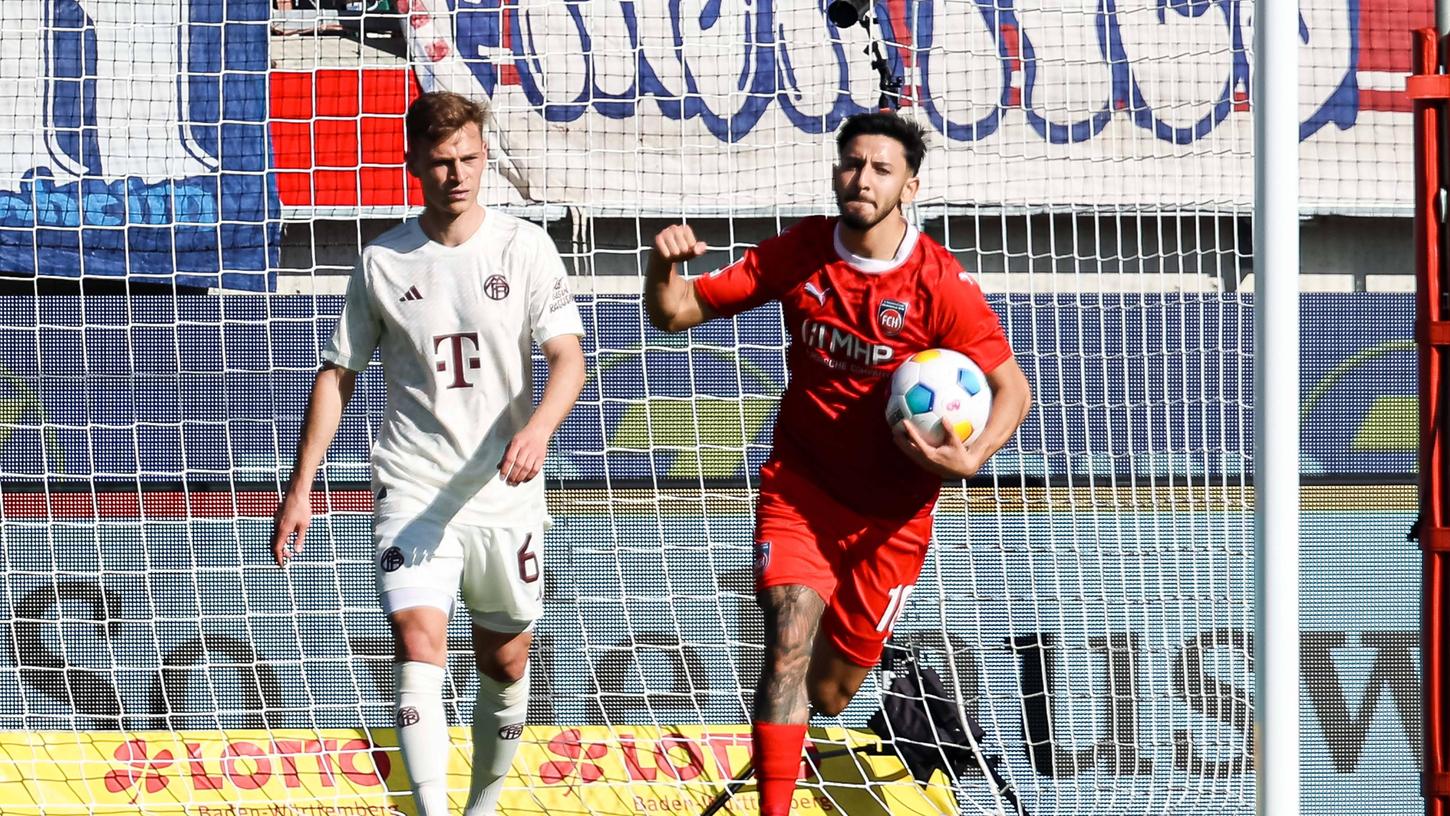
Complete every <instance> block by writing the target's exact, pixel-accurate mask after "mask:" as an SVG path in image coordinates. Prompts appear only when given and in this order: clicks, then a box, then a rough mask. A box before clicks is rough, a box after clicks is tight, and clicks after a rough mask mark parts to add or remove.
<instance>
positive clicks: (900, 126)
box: [836, 111, 926, 175]
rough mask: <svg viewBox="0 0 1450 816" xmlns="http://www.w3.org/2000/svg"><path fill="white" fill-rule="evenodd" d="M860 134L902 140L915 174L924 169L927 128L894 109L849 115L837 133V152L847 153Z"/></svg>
mask: <svg viewBox="0 0 1450 816" xmlns="http://www.w3.org/2000/svg"><path fill="white" fill-rule="evenodd" d="M857 136H889V137H891V138H893V139H895V140H896V141H898V142H900V143H901V148H902V150H903V151H905V153H906V163H907V165H909V166H910V167H911V174H912V175H916V171H918V170H920V169H921V160H922V159H923V158H925V157H926V129H925V128H923V127H922V126H921V125H918V124H917V123H916V122H913V121H912V120H910V119H903V118H902V117H900V116H897V115H896V114H894V113H892V112H890V111H875V112H872V113H858V114H856V115H855V116H851V117H849V118H847V119H846V122H845V124H843V125H841V129H840V131H838V132H837V133H836V155H840V154H841V153H842V152H844V151H845V150H846V145H848V144H850V143H851V140H852V139H854V138H856V137H857Z"/></svg>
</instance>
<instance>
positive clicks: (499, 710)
mask: <svg viewBox="0 0 1450 816" xmlns="http://www.w3.org/2000/svg"><path fill="white" fill-rule="evenodd" d="M528 714H529V671H528V669H524V676H523V677H521V678H519V680H518V682H516V683H509V684H507V685H505V684H503V683H500V682H499V681H497V680H495V679H493V678H492V677H489V676H488V675H486V674H483V673H482V672H480V673H479V675H478V697H477V698H476V701H475V703H474V706H473V784H472V785H471V786H470V787H469V791H468V807H467V808H465V809H464V811H463V813H464V816H494V812H495V810H496V809H497V807H498V797H499V795H500V794H501V793H503V783H504V779H505V778H506V777H507V776H508V772H509V767H510V766H512V765H513V762H514V755H515V754H517V753H518V752H519V742H520V741H521V737H522V736H523V733H524V720H525V719H527V718H528Z"/></svg>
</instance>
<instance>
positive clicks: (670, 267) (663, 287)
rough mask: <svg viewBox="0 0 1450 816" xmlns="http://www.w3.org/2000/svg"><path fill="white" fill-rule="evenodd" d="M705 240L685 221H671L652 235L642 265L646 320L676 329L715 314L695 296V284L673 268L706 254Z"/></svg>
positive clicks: (683, 327) (665, 328)
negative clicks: (648, 249)
mask: <svg viewBox="0 0 1450 816" xmlns="http://www.w3.org/2000/svg"><path fill="white" fill-rule="evenodd" d="M705 250H706V247H705V242H704V241H701V240H698V239H696V238H695V231H694V230H693V229H690V226H689V225H688V224H673V225H671V226H668V227H665V228H664V229H662V230H660V232H659V234H658V235H656V236H655V241H654V247H653V248H652V249H651V250H650V253H649V261H648V263H647V264H646V266H645V281H644V304H645V310H646V311H647V312H648V313H649V322H650V324H651V325H652V326H654V327H655V328H657V329H659V330H661V331H667V332H678V331H684V330H685V329H688V328H691V327H693V326H698V325H700V324H701V323H704V322H705V321H707V320H710V319H712V318H714V317H715V312H714V310H713V309H711V308H710V306H709V304H707V303H705V302H704V301H702V300H700V299H699V298H698V297H696V296H695V287H694V286H693V285H692V284H691V283H690V282H689V281H687V280H685V279H684V278H683V277H681V276H680V273H679V271H678V270H677V269H676V268H675V267H676V265H677V264H679V263H682V262H684V261H690V260H694V259H695V258H698V257H700V256H701V255H704V254H705Z"/></svg>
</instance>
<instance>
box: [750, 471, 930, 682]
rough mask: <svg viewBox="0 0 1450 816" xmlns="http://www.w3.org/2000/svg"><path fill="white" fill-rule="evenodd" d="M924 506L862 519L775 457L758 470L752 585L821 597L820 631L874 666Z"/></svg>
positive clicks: (923, 522) (912, 581)
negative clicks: (900, 515) (898, 515)
mask: <svg viewBox="0 0 1450 816" xmlns="http://www.w3.org/2000/svg"><path fill="white" fill-rule="evenodd" d="M930 544H931V507H929V506H928V507H926V508H925V509H923V510H922V512H921V513H918V514H917V515H916V517H914V518H912V519H910V520H908V521H906V522H899V521H896V522H887V521H883V520H880V519H875V518H871V517H869V516H863V515H861V514H859V513H857V512H856V511H855V510H852V509H851V508H849V507H847V506H845V505H843V504H841V503H840V502H838V501H836V500H835V499H833V498H831V497H830V496H829V495H827V494H826V493H825V491H823V490H821V489H820V488H819V487H817V486H816V485H815V484H814V483H812V482H811V481H809V480H808V479H806V478H805V477H803V476H801V475H799V474H797V473H795V472H793V471H791V470H790V469H789V467H787V466H782V465H781V464H779V463H778V462H767V463H766V464H765V465H764V466H763V467H762V468H761V469H760V497H759V499H758V500H757V503H756V508H755V588H756V591H760V590H763V589H766V588H768V587H776V586H789V585H800V586H806V587H810V588H811V589H813V590H815V591H816V593H817V594H819V595H820V596H821V598H822V599H824V600H825V602H826V611H825V614H824V615H822V616H821V628H820V633H821V634H822V635H825V636H826V637H829V638H830V639H831V643H832V644H833V645H835V647H836V648H837V649H838V650H839V651H840V653H841V654H842V655H843V656H844V657H846V658H847V659H849V660H850V661H851V662H852V663H855V664H857V665H859V666H867V667H870V666H875V665H876V663H877V662H878V661H879V660H880V659H881V650H882V648H883V647H884V646H885V643H886V639H887V638H888V637H890V636H891V628H892V626H893V625H895V623H896V619H897V618H898V617H900V615H901V612H902V609H903V608H905V606H906V600H907V597H908V596H909V595H910V594H911V589H912V587H913V586H915V585H916V578H917V576H918V575H920V574H921V566H922V564H923V563H924V562H925V561H926V551H927V547H928V546H930Z"/></svg>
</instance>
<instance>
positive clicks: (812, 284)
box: [694, 216, 1012, 519]
mask: <svg viewBox="0 0 1450 816" xmlns="http://www.w3.org/2000/svg"><path fill="white" fill-rule="evenodd" d="M835 229H836V219H835V218H824V217H819V216H817V217H813V218H807V219H805V220H804V221H801V222H800V223H798V224H796V225H795V226H794V227H791V228H790V229H788V230H786V231H785V232H783V233H781V234H780V235H778V236H776V237H774V238H770V239H768V240H766V241H763V242H761V244H760V245H759V246H758V247H756V248H754V249H750V250H747V251H746V252H745V257H743V258H741V259H740V260H739V261H737V262H736V263H733V264H731V265H730V266H727V267H725V268H724V269H720V270H718V271H716V272H713V273H711V274H710V275H708V276H706V277H702V278H698V279H696V280H695V283H694V285H695V293H696V295H698V296H699V298H700V299H701V300H702V301H704V302H705V303H707V304H709V306H710V307H711V308H712V309H714V310H715V312H716V313H717V314H719V315H722V316H729V315H734V314H738V313H740V312H744V311H747V310H749V309H752V308H754V307H756V306H759V305H761V304H762V303H765V302H766V301H770V300H778V301H780V305H781V311H782V314H783V316H784V318H785V324H786V329H787V331H788V332H789V334H790V338H791V343H790V350H789V352H788V354H787V358H786V364H787V367H788V369H789V373H790V383H789V384H788V385H787V386H786V390H785V394H784V395H783V396H782V397H781V403H780V414H779V416H778V417H777V418H776V423H775V444H774V447H773V449H772V451H771V458H772V459H775V460H777V461H779V462H780V463H781V465H782V466H784V467H789V468H791V469H792V470H795V471H797V472H799V473H801V474H803V475H805V476H806V477H807V478H809V479H810V480H811V481H813V482H815V483H816V484H817V485H819V486H820V487H821V488H822V489H823V490H825V491H826V493H827V494H829V495H830V496H831V497H833V498H834V499H836V500H837V501H839V502H841V503H842V504H845V505H847V506H849V507H852V508H854V509H855V510H857V511H858V512H860V513H862V514H864V515H869V516H874V517H879V518H889V519H904V518H910V517H912V516H915V515H917V514H919V513H921V512H923V511H925V510H926V509H928V508H929V507H930V506H931V505H932V503H933V502H935V501H936V496H937V492H938V491H939V490H940V489H941V479H940V477H938V476H936V475H934V474H932V473H929V472H927V471H926V470H924V469H922V468H921V467H919V466H917V465H916V463H915V462H913V461H912V460H910V459H908V458H907V457H906V454H904V453H902V452H901V450H900V449H899V448H897V447H896V443H895V442H894V441H893V440H892V438H891V429H890V427H889V426H888V425H887V424H886V398H887V396H888V392H889V390H890V387H891V374H892V372H893V371H895V370H896V366H897V365H898V364H900V363H901V361H903V360H905V359H906V358H907V357H908V356H909V355H911V354H914V353H916V352H918V351H922V350H924V349H929V348H949V349H955V350H956V351H960V352H962V353H963V354H965V355H967V356H968V357H970V358H972V360H973V361H974V362H976V363H977V365H979V366H981V367H982V370H983V371H986V372H990V371H991V370H992V369H994V368H996V367H997V366H998V365H1000V364H1001V363H1003V362H1004V361H1006V360H1007V359H1008V358H1009V357H1011V356H1012V349H1011V347H1010V346H1008V344H1007V337H1006V335H1005V334H1004V333H1003V332H1002V324H1001V322H1000V321H998V319H997V315H996V313H994V312H993V311H992V309H991V308H990V307H989V306H987V301H986V299H985V298H983V296H982V290H981V289H980V288H979V287H978V286H977V283H976V281H975V280H974V279H973V278H972V276H971V275H969V274H967V273H966V272H965V271H963V270H962V267H961V265H960V264H958V263H957V260H956V258H954V257H952V254H951V253H950V252H948V251H947V250H946V249H945V248H944V247H942V246H941V245H940V244H938V243H936V242H935V241H933V240H932V239H931V238H928V237H927V236H925V235H921V234H919V233H917V232H916V231H915V230H914V229H910V230H909V231H908V233H907V241H908V242H913V244H914V245H912V246H903V247H902V251H901V252H900V253H898V256H897V259H896V261H895V262H893V263H891V264H887V263H882V262H879V261H878V262H871V265H872V266H873V267H875V266H877V265H879V266H881V267H882V268H881V269H879V270H878V269H872V270H871V271H867V270H866V269H864V268H863V266H864V264H863V265H858V264H857V263H852V262H850V261H848V260H846V258H847V257H849V256H848V255H847V254H846V252H845V250H844V248H843V247H839V246H838V243H837V241H836V235H835Z"/></svg>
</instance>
